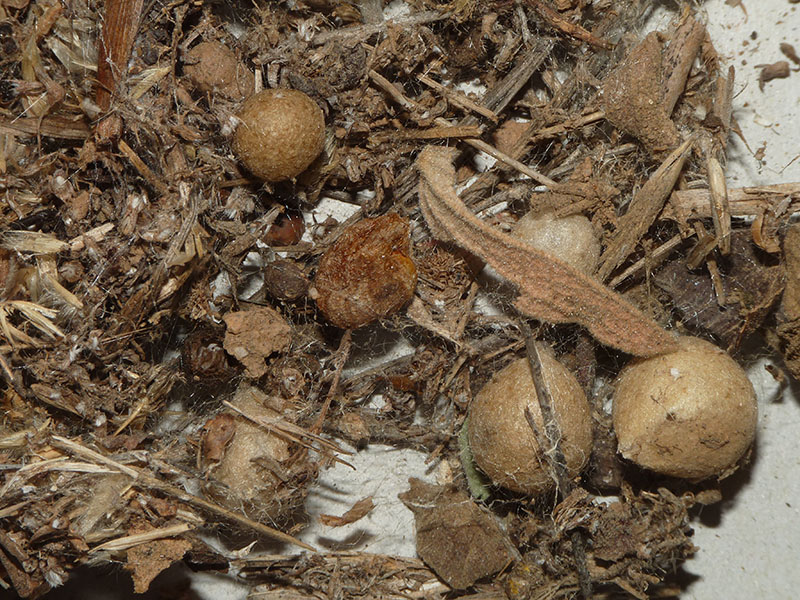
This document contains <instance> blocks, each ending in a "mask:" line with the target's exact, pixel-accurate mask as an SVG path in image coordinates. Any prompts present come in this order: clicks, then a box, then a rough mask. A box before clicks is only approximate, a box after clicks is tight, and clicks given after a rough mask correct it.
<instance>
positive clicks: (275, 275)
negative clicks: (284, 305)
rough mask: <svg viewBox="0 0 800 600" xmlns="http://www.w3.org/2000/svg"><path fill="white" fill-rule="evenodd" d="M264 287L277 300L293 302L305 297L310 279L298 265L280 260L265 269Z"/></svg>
mask: <svg viewBox="0 0 800 600" xmlns="http://www.w3.org/2000/svg"><path fill="white" fill-rule="evenodd" d="M264 286H265V287H266V290H267V293H268V294H269V295H270V296H272V297H273V298H275V299H276V300H286V301H289V302H291V301H293V300H297V299H298V298H302V297H303V296H305V294H306V292H307V291H308V279H306V276H305V273H303V270H302V269H301V268H300V267H299V266H298V265H297V263H295V262H293V261H291V260H285V259H278V260H275V261H273V262H271V263H269V264H268V265H267V266H266V267H264Z"/></svg>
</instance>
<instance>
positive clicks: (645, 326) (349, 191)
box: [0, 0, 800, 600]
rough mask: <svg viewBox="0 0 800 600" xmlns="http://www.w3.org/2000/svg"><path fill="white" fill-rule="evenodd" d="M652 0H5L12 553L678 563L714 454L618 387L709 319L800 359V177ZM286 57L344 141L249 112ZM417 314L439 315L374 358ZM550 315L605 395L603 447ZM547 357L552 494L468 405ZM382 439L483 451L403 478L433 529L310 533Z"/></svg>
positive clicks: (7, 516) (1, 353) (52, 570)
mask: <svg viewBox="0 0 800 600" xmlns="http://www.w3.org/2000/svg"><path fill="white" fill-rule="evenodd" d="M655 4H656V3H654V2H652V1H651V0H620V1H618V2H614V3H609V2H584V1H569V0H563V1H561V0H559V1H554V2H549V1H545V0H525V1H522V2H507V1H505V0H496V1H494V0H493V1H490V2H477V1H476V0H454V1H452V2H444V1H443V0H408V2H406V3H398V2H392V3H388V2H384V1H382V0H356V1H354V2H344V1H340V0H305V1H283V0H281V1H264V2H261V1H259V2H238V1H236V0H231V1H228V0H226V1H225V2H212V3H197V2H195V3H188V2H184V1H183V0H178V1H177V2H173V3H170V4H159V3H145V2H143V1H141V0H135V1H130V0H106V1H105V2H104V3H99V4H98V3H95V2H84V1H83V0H77V1H75V2H69V3H63V2H58V1H56V0H5V1H0V198H1V199H2V201H0V375H2V388H0V392H1V393H2V396H1V400H0V401H1V402H2V411H3V412H2V420H0V586H2V587H3V588H4V589H11V590H13V591H14V592H16V594H18V595H19V596H20V597H22V598H32V599H33V598H39V597H42V596H43V595H44V594H46V593H47V592H48V591H49V590H50V589H52V588H54V587H58V586H59V585H61V584H63V583H64V582H65V581H67V580H68V579H69V578H70V576H71V574H72V573H74V572H75V571H76V570H77V569H79V568H81V567H85V566H87V565H98V564H112V563H113V564H116V565H121V566H122V567H123V568H124V569H125V570H127V571H129V572H130V574H131V576H132V580H133V585H134V589H135V591H136V592H137V593H140V592H145V591H147V590H148V589H149V588H150V585H151V583H152V581H153V580H154V579H155V578H156V577H157V576H158V575H159V573H161V572H162V571H164V570H165V569H167V568H168V567H170V565H172V564H174V563H176V562H181V561H183V562H184V563H185V564H187V565H190V566H191V568H195V569H203V570H211V571H216V572H235V573H237V574H238V576H239V578H240V579H241V580H242V581H245V582H246V583H247V584H249V585H252V591H251V597H253V598H264V597H274V598H278V597H280V598H289V597H292V598H342V599H348V598H353V599H354V598H364V597H375V598H378V597H380V598H456V597H473V598H475V599H476V600H477V599H488V598H498V599H500V598H508V599H511V600H524V599H525V600H527V599H533V598H537V599H557V598H571V597H576V596H581V597H584V598H590V597H596V598H612V597H635V598H647V597H649V594H652V593H663V594H669V593H678V592H679V589H677V588H676V587H674V586H675V584H674V583H671V582H670V577H671V575H672V574H674V573H675V572H676V570H677V568H678V567H679V565H680V564H681V562H682V561H684V560H686V559H688V558H689V557H691V555H692V554H693V553H694V552H695V550H696V548H695V547H694V546H693V544H692V537H691V536H692V529H691V516H692V510H693V507H694V506H695V505H696V504H702V503H707V502H711V501H717V500H720V499H721V495H720V494H719V492H718V490H717V481H716V480H712V481H710V482H709V481H705V482H699V483H698V482H687V481H682V480H679V479H670V478H664V477H660V476H658V475H656V474H654V473H650V472H647V471H644V470H642V469H639V468H638V467H636V466H635V465H633V464H631V463H628V462H625V461H623V460H622V458H621V457H620V456H619V455H618V454H617V444H616V439H615V437H614V432H613V428H612V425H611V417H610V411H609V409H608V406H607V404H608V403H607V402H606V400H607V399H608V398H609V397H610V395H611V392H610V389H611V388H613V381H614V378H615V377H616V375H617V374H618V373H619V372H620V370H621V368H622V367H623V366H624V365H625V363H626V362H628V360H629V359H630V358H631V356H630V355H634V356H639V357H649V356H654V355H659V354H663V353H665V352H669V351H671V350H674V349H675V347H676V341H675V340H676V338H677V335H678V334H681V335H696V336H701V337H704V338H706V339H709V340H711V341H712V342H714V343H715V344H716V345H717V346H720V347H722V348H723V349H725V350H727V351H728V352H730V353H731V354H733V355H734V356H735V357H736V356H737V354H736V353H737V352H739V351H740V349H741V348H743V347H745V346H746V342H747V340H748V339H753V338H754V336H759V335H760V336H764V339H766V340H767V341H768V343H769V344H770V346H771V347H772V349H774V350H775V351H776V352H779V353H781V354H782V355H783V356H784V357H785V362H786V367H787V370H788V372H789V373H790V374H791V375H792V376H794V377H798V376H799V374H800V275H798V273H800V257H799V256H798V247H800V243H799V242H798V238H800V233H798V231H799V230H798V225H796V224H795V225H792V226H791V227H790V219H791V217H792V215H793V214H794V213H795V212H797V211H798V208H800V183H789V184H779V185H774V186H765V187H759V188H729V187H728V185H727V183H726V178H725V165H726V154H725V153H726V148H727V143H728V139H729V137H730V135H731V134H732V133H736V132H738V125H737V124H736V121H735V119H734V117H733V116H732V104H733V90H734V79H735V73H734V71H733V68H732V67H731V68H728V67H727V66H726V65H723V64H722V62H721V60H720V58H719V56H718V55H717V53H716V51H715V49H714V45H713V40H711V39H710V38H709V36H708V33H707V32H706V29H705V27H704V26H703V24H702V22H700V20H699V19H698V18H696V15H694V14H693V12H692V10H691V9H690V8H688V7H686V8H684V9H683V10H682V12H680V13H676V14H675V15H674V21H673V22H672V23H671V25H670V26H668V27H666V28H665V29H664V30H663V31H659V32H654V33H650V34H649V35H647V36H644V37H642V36H641V35H640V32H641V31H642V30H643V27H644V24H645V23H646V22H647V20H648V18H649V17H650V16H651V14H652V11H653V9H654V5H655ZM781 50H782V52H784V54H785V55H786V56H787V57H788V58H789V59H790V60H792V61H794V62H797V60H796V59H797V57H796V54H795V53H794V49H793V48H792V47H791V46H789V45H788V44H784V45H782V46H781ZM789 74H790V69H789V63H788V62H786V61H781V62H780V63H775V64H774V65H767V66H765V67H764V69H763V71H762V72H761V75H760V77H759V78H758V84H759V85H760V86H761V87H762V89H763V87H764V84H765V83H767V82H768V81H770V80H772V79H774V78H776V77H787V76H789ZM273 89H277V90H296V91H297V92H302V93H303V94H302V96H303V98H304V100H303V101H304V102H307V103H311V104H309V106H308V107H306V108H308V110H307V111H305V113H307V112H309V111H310V112H311V113H313V114H314V115H315V117H318V116H319V114H321V115H323V117H324V143H323V144H322V151H321V154H319V156H317V154H318V151H319V147H316V146H315V148H313V152H311V150H309V149H306V150H308V152H306V153H305V154H303V153H302V152H301V154H303V156H302V159H303V160H302V161H300V162H301V163H302V165H301V166H299V167H297V168H296V169H295V168H294V167H295V165H293V166H292V169H289V170H287V171H286V172H284V171H281V173H280V174H279V176H278V175H276V176H264V175H263V173H262V174H261V175H260V176H256V175H254V173H252V172H251V171H249V170H248V168H247V167H246V166H245V165H244V164H242V163H241V162H240V161H239V160H238V159H237V155H236V154H235V152H234V150H235V146H236V144H235V143H234V139H235V137H236V132H237V130H238V131H240V132H241V131H242V130H240V129H238V128H240V127H243V126H247V125H246V124H245V125H243V122H242V119H241V118H240V116H241V114H242V113H241V112H240V110H241V106H242V103H243V101H245V99H246V98H249V97H251V96H253V95H254V94H256V93H259V92H261V91H262V90H273ZM267 95H269V94H267ZM306 99H307V100H306ZM276 111H277V112H278V113H280V109H276ZM305 113H303V114H305ZM237 115H239V116H237ZM301 116H302V115H301ZM274 118H275V119H276V120H275V124H274V125H273V126H272V128H273V129H275V130H276V131H280V134H281V135H287V134H286V131H288V130H289V129H286V128H284V127H283V125H284V123H283V122H282V120H281V119H282V118H283V115H282V114H277V116H274ZM315 127H316V125H315ZM270 131H271V130H270ZM314 135H315V136H316V138H315V139H316V141H317V142H319V141H320V140H321V139H322V137H323V135H322V134H321V133H320V132H319V130H318V128H315V129H314ZM240 137H241V136H240ZM317 138H319V139H317ZM288 141H289V140H287V142H288ZM291 141H296V140H291ZM248 152H249V150H248ZM254 152H255V153H256V154H258V152H256V151H254ZM287 152H289V151H288V150H287ZM291 152H295V150H292V151H291ZM306 154H307V156H306ZM248 156H249V154H248ZM293 156H294V155H293ZM256 158H261V157H256ZM249 164H250V165H251V167H250V168H251V169H252V168H254V167H253V166H252V165H253V164H256V163H253V162H252V160H250V161H249ZM256 170H258V169H256ZM263 178H266V179H267V180H268V181H266V182H265V181H264V180H263ZM330 203H332V204H334V205H336V206H338V207H339V208H340V209H341V210H340V212H334V214H333V215H331V213H330V211H329V210H328V209H327V208H325V207H326V206H329V204H330ZM342 214H346V215H349V216H341V215H342ZM526 214H532V215H533V216H537V215H552V216H553V217H554V218H561V217H566V216H570V215H580V216H581V218H582V219H584V220H588V222H589V223H590V225H591V228H593V231H594V233H596V238H597V239H599V240H600V242H601V244H602V253H601V254H600V257H599V264H598V267H597V270H596V271H594V272H591V273H588V274H587V273H585V272H581V271H579V270H578V269H576V268H573V267H572V266H569V265H568V264H567V263H566V262H563V261H562V260H561V259H559V258H557V257H554V256H551V255H550V254H548V253H546V252H544V251H541V250H539V249H536V248H534V247H533V246H531V245H530V244H527V243H525V242H523V241H520V240H519V239H518V238H517V237H516V236H515V235H514V234H513V233H512V232H513V228H514V226H515V224H516V223H517V222H518V221H519V219H520V218H521V217H522V215H526ZM741 217H747V218H749V220H748V221H745V220H743V219H741ZM595 262H597V261H595ZM593 264H594V263H593ZM784 290H785V291H784ZM354 330H356V332H355V334H354ZM362 332H363V333H364V335H361V333H362ZM382 337H393V338H396V339H403V340H405V341H407V342H408V343H409V344H410V345H412V346H413V348H414V350H413V352H412V353H411V354H409V355H406V356H403V357H400V358H394V359H387V360H376V361H374V362H373V363H372V364H371V365H370V366H369V367H368V368H361V369H354V368H351V367H352V366H353V364H354V363H355V362H356V358H357V357H359V356H361V357H363V356H364V355H367V356H368V357H369V358H373V359H380V358H381V356H379V355H380V352H379V350H377V348H378V346H379V345H380V344H379V343H377V342H376V343H375V344H374V346H375V347H374V348H373V347H371V346H370V347H368V348H364V347H361V344H360V342H359V340H366V339H369V340H380V339H381V338H382ZM538 344H544V345H547V346H549V347H551V348H553V349H554V353H555V355H556V357H557V359H558V360H559V361H560V362H561V363H563V365H564V366H565V368H568V369H569V370H570V371H572V372H573V373H574V374H575V376H576V377H577V381H578V382H579V383H580V386H581V387H582V388H583V389H584V391H585V392H586V394H587V396H588V398H589V404H590V405H591V412H592V423H593V429H594V432H593V435H594V441H593V448H592V452H591V456H587V457H584V458H586V460H584V461H582V462H584V463H588V465H589V466H588V467H587V468H586V469H584V471H583V472H582V473H580V474H579V475H577V476H574V477H572V476H570V474H569V473H568V472H567V469H566V467H565V462H564V454H563V451H562V448H561V445H562V443H564V438H563V436H562V435H561V431H560V429H559V426H558V422H557V419H556V418H555V416H554V412H553V409H552V406H551V404H550V400H551V398H552V395H551V393H550V390H548V389H547V385H546V384H545V383H544V381H543V379H542V377H541V364H540V362H539V355H538V351H537V350H536V348H537V347H538V346H537V345H538ZM526 349H527V353H526ZM521 357H527V360H528V363H529V367H530V368H531V372H532V377H533V383H534V385H535V389H536V394H537V397H538V402H539V405H540V408H541V414H542V415H543V421H542V423H543V424H541V425H537V423H536V422H535V420H534V419H533V418H532V417H531V414H530V410H527V411H526V413H525V417H526V422H525V423H524V424H523V426H525V427H530V428H532V429H533V433H534V436H535V438H536V439H537V440H539V441H540V444H539V446H540V447H541V448H547V452H546V454H547V456H546V457H542V458H541V460H542V465H543V468H546V469H548V473H549V477H550V478H551V479H552V481H553V482H555V484H556V485H555V486H554V487H555V489H554V490H553V491H548V492H547V493H545V494H544V495H542V496H540V497H538V498H534V497H530V496H526V495H524V494H519V493H514V492H511V491H509V490H506V489H503V488H502V487H500V486H499V485H493V484H492V483H491V482H490V481H488V480H487V479H486V477H485V474H483V473H482V472H480V469H479V468H478V467H477V466H476V465H475V464H474V463H473V459H472V454H471V453H470V452H469V448H468V447H464V444H467V441H466V440H467V438H468V436H467V435H466V434H462V431H466V429H465V419H466V416H467V414H468V411H469V406H470V403H471V402H472V399H473V398H474V397H475V395H476V393H477V392H478V391H479V390H480V389H481V387H482V386H483V385H484V384H485V383H486V382H487V381H489V380H490V379H491V377H492V375H493V374H494V373H496V372H498V371H499V370H500V369H502V368H503V367H504V366H506V365H508V364H510V363H512V362H513V361H515V360H518V359H520V358H521ZM537 373H538V375H537ZM376 396H380V397H381V399H382V402H381V403H380V405H377V404H375V403H374V402H372V400H373V399H374V398H375V397H376ZM460 434H462V435H461V445H460V444H459V436H460ZM377 443H382V444H389V445H391V446H393V447H395V448H413V449H415V450H419V451H421V452H424V453H426V454H427V456H428V460H429V462H430V463H433V464H435V465H439V466H441V467H442V468H441V469H440V472H441V473H446V474H449V475H447V477H445V480H444V481H440V482H439V483H438V484H436V485H434V484H431V483H424V482H421V481H418V480H412V481H411V482H409V489H408V491H407V492H405V493H403V494H402V495H401V496H402V501H403V502H404V503H405V505H406V506H407V507H408V508H409V509H410V510H411V511H412V512H413V513H414V516H415V519H416V523H417V551H418V555H419V559H417V558H404V557H395V556H388V555H381V554H370V553H369V552H359V551H357V550H354V551H348V552H344V551H340V552H324V551H323V549H322V548H315V547H313V546H312V545H310V544H308V543H306V542H304V541H301V540H300V539H298V537H297V536H298V533H299V532H300V531H301V530H302V528H303V526H304V524H306V523H308V522H309V521H314V522H321V523H323V524H324V525H325V526H328V527H340V526H344V525H347V524H350V523H356V522H358V521H360V520H361V519H364V518H366V517H367V515H369V514H370V512H371V511H372V510H373V509H374V508H375V506H376V502H377V500H374V499H373V498H372V497H365V495H366V494H364V493H362V494H360V495H359V496H358V497H357V498H352V501H351V502H350V503H349V506H351V508H350V509H349V510H347V511H345V512H343V514H340V515H329V514H320V515H306V514H304V503H305V500H306V498H307V496H308V494H309V490H310V489H312V487H313V486H314V484H315V482H316V481H318V479H319V477H320V474H321V473H324V472H325V470H326V469H327V468H328V467H330V466H331V465H333V464H334V463H340V464H343V465H349V463H348V456H349V455H350V454H351V453H352V452H356V451H359V450H363V449H364V448H366V447H368V446H369V445H370V444H377ZM578 462H581V461H578ZM462 463H463V464H462ZM739 466H740V465H739ZM735 468H736V466H734V467H732V469H731V470H735ZM600 496H604V497H606V499H605V500H602V501H601V500H600V499H599V497H600ZM608 497H611V498H612V499H611V500H609V499H608ZM220 532H222V533H224V534H225V535H226V536H230V537H231V538H232V540H236V541H235V542H234V541H232V542H231V543H232V544H233V545H236V547H238V548H242V547H246V548H247V549H246V550H237V551H230V552H225V551H223V550H221V549H220V548H219V547H217V546H215V545H212V544H211V543H210V542H209V539H210V536H209V535H208V534H211V533H220ZM243 540H244V543H240V542H241V541H243ZM251 542H259V543H261V544H262V546H261V548H267V553H259V552H258V551H257V550H253V551H252V552H251V551H250V548H249V547H248V544H250V543H251Z"/></svg>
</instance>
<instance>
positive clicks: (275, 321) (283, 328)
mask: <svg viewBox="0 0 800 600" xmlns="http://www.w3.org/2000/svg"><path fill="white" fill-rule="evenodd" d="M224 320H225V324H226V325H227V326H228V330H227V332H226V333H225V341H224V342H223V347H224V348H225V351H226V352H227V353H228V354H230V355H231V356H233V357H234V358H235V359H236V360H238V361H239V362H240V363H242V364H243V365H244V366H245V368H246V369H247V375H248V376H249V377H254V378H257V377H261V376H262V375H263V374H264V373H266V372H267V365H266V363H265V362H264V359H265V358H267V357H268V356H269V355H270V354H272V353H273V352H282V351H284V350H287V349H288V348H289V344H290V343H291V334H292V329H291V327H289V324H288V323H287V322H286V320H285V319H284V318H283V317H282V316H281V315H280V313H278V311H276V310H273V309H272V308H269V307H267V306H261V307H258V308H254V309H252V310H243V311H238V312H231V313H228V314H227V315H225V317H224Z"/></svg>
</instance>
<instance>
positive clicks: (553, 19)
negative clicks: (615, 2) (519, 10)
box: [528, 0, 614, 50]
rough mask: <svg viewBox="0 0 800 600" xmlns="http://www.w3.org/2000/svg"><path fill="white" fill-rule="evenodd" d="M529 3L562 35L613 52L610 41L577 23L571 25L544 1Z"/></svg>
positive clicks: (531, 0) (531, 1)
mask: <svg viewBox="0 0 800 600" xmlns="http://www.w3.org/2000/svg"><path fill="white" fill-rule="evenodd" d="M528 3H529V4H530V5H531V6H532V7H533V10H535V11H536V12H537V13H539V16H541V17H542V18H543V19H544V20H545V21H547V24H548V25H550V26H551V27H554V28H555V29H558V30H559V31H561V32H562V33H565V34H566V35H568V36H570V37H573V38H575V39H578V40H581V41H582V42H586V43H588V44H590V45H592V46H594V47H595V48H600V49H602V50H611V49H612V48H614V44H612V43H611V42H609V41H608V40H604V39H601V38H599V37H597V36H595V35H593V34H592V33H591V32H589V31H586V29H584V28H583V27H581V26H580V25H576V24H575V23H570V22H569V21H567V20H566V19H565V18H564V17H562V16H561V15H560V14H559V13H558V11H557V10H555V9H554V8H552V7H551V6H550V5H549V4H547V3H546V2H543V0H528Z"/></svg>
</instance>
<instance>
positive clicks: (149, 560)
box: [127, 538, 192, 594]
mask: <svg viewBox="0 0 800 600" xmlns="http://www.w3.org/2000/svg"><path fill="white" fill-rule="evenodd" d="M191 549H192V544H191V542H189V541H187V540H183V539H180V538H174V539H164V540H155V541H152V542H148V543H146V544H139V545H138V546H134V547H133V548H130V549H129V550H128V552H127V559H128V560H127V566H128V568H129V569H130V570H131V571H132V572H131V577H132V578H133V588H134V591H135V592H136V593H137V594H144V593H145V592H146V591H147V590H148V589H149V588H150V584H151V583H152V581H153V579H155V578H156V576H158V575H159V573H161V572H162V571H164V570H165V569H167V568H169V566H170V565H172V563H174V562H176V561H178V560H180V559H181V558H182V557H183V555H184V554H186V553H187V552H188V551H189V550H191Z"/></svg>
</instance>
